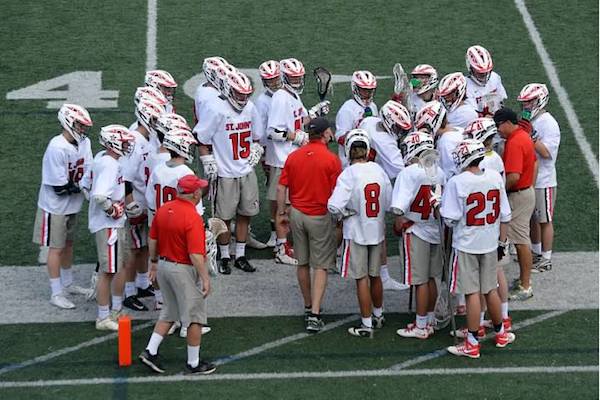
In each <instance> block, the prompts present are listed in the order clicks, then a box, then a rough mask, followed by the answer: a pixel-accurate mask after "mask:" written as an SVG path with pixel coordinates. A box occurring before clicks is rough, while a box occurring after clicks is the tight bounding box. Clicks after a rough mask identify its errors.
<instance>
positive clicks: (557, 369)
mask: <svg viewBox="0 0 600 400" xmlns="http://www.w3.org/2000/svg"><path fill="white" fill-rule="evenodd" d="M597 372H598V366H597V365H582V366H567V365H565V366H554V367H505V368H431V369H429V368H428V369H409V370H391V369H372V370H354V371H322V372H313V371H302V372H266V373H252V374H219V373H217V374H214V375H207V376H195V375H182V374H179V375H152V376H143V377H134V378H92V379H56V380H38V381H10V382H8V381H7V382H0V389H8V388H34V387H51V386H80V385H115V384H134V383H145V384H148V383H164V382H182V381H255V380H272V379H324V378H325V379H333V378H357V377H386V376H396V377H398V376H423V375H424V376H431V375H438V376H457V375H489V374H519V375H522V374H572V373H597Z"/></svg>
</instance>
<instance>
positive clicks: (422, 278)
mask: <svg viewBox="0 0 600 400" xmlns="http://www.w3.org/2000/svg"><path fill="white" fill-rule="evenodd" d="M400 259H401V260H402V265H403V270H404V274H403V276H404V283H405V284H407V285H423V284H425V283H427V282H429V279H430V278H439V279H441V278H442V268H443V266H442V251H441V248H440V245H439V244H432V243H429V242H427V241H425V240H423V239H421V238H420V237H418V236H417V235H415V234H413V233H406V232H405V233H404V234H403V235H402V241H401V242H400Z"/></svg>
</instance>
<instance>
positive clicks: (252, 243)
mask: <svg viewBox="0 0 600 400" xmlns="http://www.w3.org/2000/svg"><path fill="white" fill-rule="evenodd" d="M246 245H247V246H248V247H251V248H253V249H257V250H263V249H266V248H267V244H266V243H263V242H261V241H260V240H258V239H257V238H255V237H254V234H253V233H252V231H251V230H250V229H248V238H247V239H246Z"/></svg>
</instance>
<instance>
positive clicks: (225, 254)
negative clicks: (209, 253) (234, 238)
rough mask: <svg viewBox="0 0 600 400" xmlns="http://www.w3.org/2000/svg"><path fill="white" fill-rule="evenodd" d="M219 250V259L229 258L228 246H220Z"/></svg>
mask: <svg viewBox="0 0 600 400" xmlns="http://www.w3.org/2000/svg"><path fill="white" fill-rule="evenodd" d="M219 250H220V251H221V258H231V256H230V255H229V245H228V244H220V245H219Z"/></svg>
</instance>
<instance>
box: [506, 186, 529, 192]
mask: <svg viewBox="0 0 600 400" xmlns="http://www.w3.org/2000/svg"><path fill="white" fill-rule="evenodd" d="M530 187H531V186H527V187H526V188H522V189H514V190H509V191H508V193H517V192H522V191H523V190H527V189H529V188H530Z"/></svg>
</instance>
